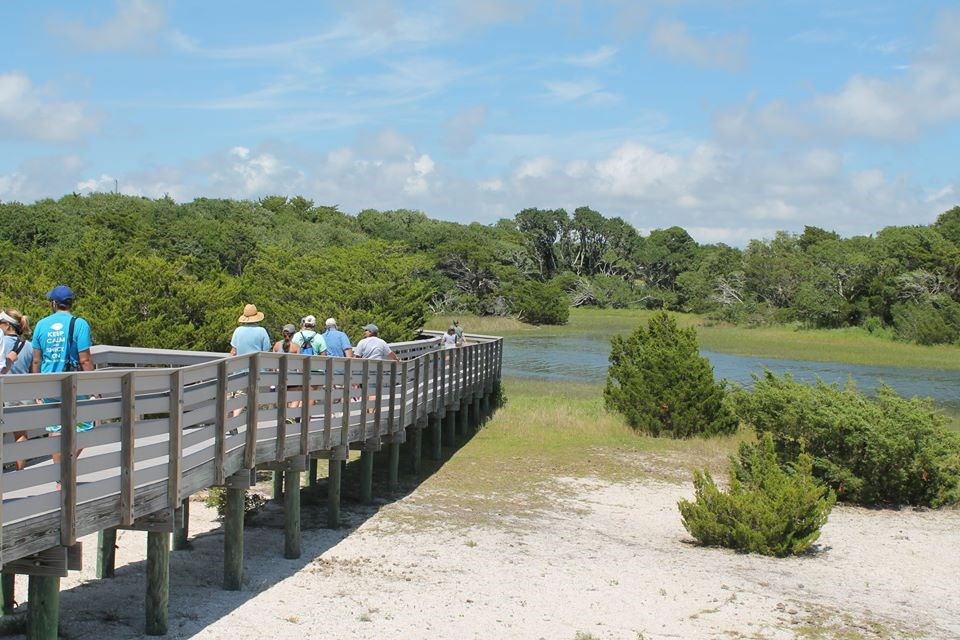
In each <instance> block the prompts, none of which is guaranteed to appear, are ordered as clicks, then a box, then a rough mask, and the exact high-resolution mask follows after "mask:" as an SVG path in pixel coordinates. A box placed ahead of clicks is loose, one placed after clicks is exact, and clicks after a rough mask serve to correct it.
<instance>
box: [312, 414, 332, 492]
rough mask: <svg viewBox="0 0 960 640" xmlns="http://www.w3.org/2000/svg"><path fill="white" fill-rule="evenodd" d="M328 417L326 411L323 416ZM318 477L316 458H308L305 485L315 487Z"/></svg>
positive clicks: (317, 461) (318, 467) (318, 462)
mask: <svg viewBox="0 0 960 640" xmlns="http://www.w3.org/2000/svg"><path fill="white" fill-rule="evenodd" d="M327 406H328V407H329V406H330V403H327ZM329 415H330V411H329V410H328V411H327V412H326V414H325V415H324V419H326V418H327V417H328V416H329ZM319 475H320V461H319V460H317V459H316V458H310V473H308V474H307V485H308V486H311V487H315V486H317V478H318V476H319Z"/></svg>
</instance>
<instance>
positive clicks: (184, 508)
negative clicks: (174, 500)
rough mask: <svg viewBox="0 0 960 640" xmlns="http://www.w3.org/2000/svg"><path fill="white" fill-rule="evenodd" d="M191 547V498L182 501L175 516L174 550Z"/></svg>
mask: <svg viewBox="0 0 960 640" xmlns="http://www.w3.org/2000/svg"><path fill="white" fill-rule="evenodd" d="M189 548H190V498H184V499H183V500H181V501H180V508H179V509H177V510H176V512H175V513H174V517H173V550H174V551H183V550H184V549H189Z"/></svg>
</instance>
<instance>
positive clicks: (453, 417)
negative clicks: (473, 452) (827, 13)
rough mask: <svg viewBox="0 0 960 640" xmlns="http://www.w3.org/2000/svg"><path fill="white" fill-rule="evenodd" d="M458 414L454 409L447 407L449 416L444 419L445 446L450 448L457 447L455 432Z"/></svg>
mask: <svg viewBox="0 0 960 640" xmlns="http://www.w3.org/2000/svg"><path fill="white" fill-rule="evenodd" d="M457 413H458V411H456V410H455V409H454V408H453V407H447V415H446V416H444V418H443V444H445V445H447V446H448V447H455V446H457V438H456V435H455V430H456V428H457Z"/></svg>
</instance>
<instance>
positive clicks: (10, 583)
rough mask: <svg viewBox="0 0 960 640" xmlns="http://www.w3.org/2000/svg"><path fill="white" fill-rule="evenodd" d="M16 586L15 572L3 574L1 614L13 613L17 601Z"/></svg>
mask: <svg viewBox="0 0 960 640" xmlns="http://www.w3.org/2000/svg"><path fill="white" fill-rule="evenodd" d="M16 587H17V574H15V573H5V574H3V615H5V616H8V615H10V614H11V613H13V610H14V609H15V608H16V607H15V604H16V602H17V596H16Z"/></svg>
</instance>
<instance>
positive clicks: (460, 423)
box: [457, 398, 470, 437]
mask: <svg viewBox="0 0 960 640" xmlns="http://www.w3.org/2000/svg"><path fill="white" fill-rule="evenodd" d="M467 408H468V407H467V399H466V398H464V399H463V400H461V401H460V410H459V411H457V435H458V436H461V437H462V436H465V435H467V424H468V422H469V418H470V416H469V415H468V413H467Z"/></svg>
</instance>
